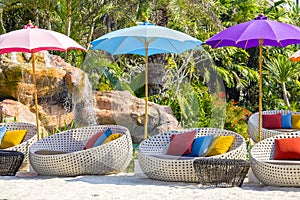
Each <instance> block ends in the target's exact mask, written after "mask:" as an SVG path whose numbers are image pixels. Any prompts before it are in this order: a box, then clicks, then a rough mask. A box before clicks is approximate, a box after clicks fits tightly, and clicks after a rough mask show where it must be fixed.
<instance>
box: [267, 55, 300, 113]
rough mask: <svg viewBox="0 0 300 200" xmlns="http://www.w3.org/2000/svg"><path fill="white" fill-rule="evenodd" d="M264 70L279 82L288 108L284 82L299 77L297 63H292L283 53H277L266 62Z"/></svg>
mask: <svg viewBox="0 0 300 200" xmlns="http://www.w3.org/2000/svg"><path fill="white" fill-rule="evenodd" d="M266 72H267V76H268V77H269V78H270V79H273V80H275V81H276V82H277V83H279V84H281V88H282V96H283V99H284V102H285V104H286V105H287V107H288V108H289V109H290V102H289V99H288V91H287V89H286V83H287V82H290V81H292V80H296V79H297V78H298V77H299V75H300V67H299V65H298V63H293V62H292V61H290V60H288V59H287V58H286V57H285V56H284V55H282V54H279V55H278V56H274V57H271V58H270V60H269V61H267V62H266Z"/></svg>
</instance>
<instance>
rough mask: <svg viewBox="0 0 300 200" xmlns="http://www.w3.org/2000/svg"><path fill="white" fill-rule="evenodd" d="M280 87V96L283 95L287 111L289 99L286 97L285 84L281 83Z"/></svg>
mask: <svg viewBox="0 0 300 200" xmlns="http://www.w3.org/2000/svg"><path fill="white" fill-rule="evenodd" d="M281 86H282V95H283V99H284V102H285V104H286V105H287V107H288V109H290V102H289V98H288V96H287V91H286V86H285V82H282V84H281Z"/></svg>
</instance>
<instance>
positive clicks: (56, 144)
mask: <svg viewBox="0 0 300 200" xmlns="http://www.w3.org/2000/svg"><path fill="white" fill-rule="evenodd" d="M107 128H111V130H112V132H113V133H121V134H123V136H121V137H120V138H118V139H116V140H113V141H111V142H108V143H106V144H103V145H100V146H98V147H94V148H90V149H87V150H83V147H84V145H85V144H86V143H87V141H88V140H89V139H90V138H91V137H92V136H93V135H94V134H96V133H97V132H99V131H104V130H106V129H107ZM37 150H52V151H53V150H55V151H63V152H69V153H65V154H57V155H40V154H36V153H35V152H36V151H37ZM29 159H30V163H31V165H32V167H33V168H34V170H36V171H37V172H38V173H39V174H41V175H57V176H77V175H84V174H110V173H118V172H120V171H122V170H124V169H126V167H127V166H128V165H129V163H130V161H131V159H132V141H131V135H130V132H129V130H128V129H127V128H125V127H122V126H118V125H97V126H88V127H82V128H77V129H72V130H68V131H64V132H61V133H57V134H55V135H51V136H49V137H46V138H43V139H41V140H39V141H38V142H36V143H35V144H33V145H32V146H31V147H30V152H29Z"/></svg>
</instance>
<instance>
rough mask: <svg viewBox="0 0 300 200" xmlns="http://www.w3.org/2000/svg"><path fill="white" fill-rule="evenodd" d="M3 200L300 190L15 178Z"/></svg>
mask: <svg viewBox="0 0 300 200" xmlns="http://www.w3.org/2000/svg"><path fill="white" fill-rule="evenodd" d="M0 186H1V188H0V199H1V200H2V199H9V200H11V199H22V200H26V199H28V200H29V199H30V200H35V199H41V200H42V199H51V200H61V199H72V200H74V199H80V200H85V199H87V200H89V199H103V200H110V199H111V200H127V199H128V200H129V199H138V200H139V199H141V200H142V199H143V200H148V199H159V200H165V199H170V200H171V199H172V200H173V199H183V200H189V199H209V200H210V199H226V200H231V199H238V200H241V199H272V200H273V199H280V200H282V199H295V200H296V199H297V200H299V199H300V188H293V187H270V186H263V185H259V184H256V183H251V184H250V183H249V182H248V181H247V179H245V182H244V184H243V186H242V187H241V188H240V187H231V188H213V187H208V186H201V185H200V184H197V183H181V182H164V181H157V180H152V179H149V178H147V177H146V176H143V175H140V174H139V175H135V174H134V173H120V174H118V175H107V176H77V177H50V176H35V177H27V178H24V177H22V178H21V177H16V176H2V177H1V176H0Z"/></svg>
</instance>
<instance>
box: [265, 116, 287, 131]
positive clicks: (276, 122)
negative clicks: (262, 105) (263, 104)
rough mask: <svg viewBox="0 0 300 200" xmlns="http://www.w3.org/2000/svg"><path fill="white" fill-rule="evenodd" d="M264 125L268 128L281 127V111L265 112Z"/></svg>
mask: <svg viewBox="0 0 300 200" xmlns="http://www.w3.org/2000/svg"><path fill="white" fill-rule="evenodd" d="M262 126H263V128H267V129H281V128H282V126H281V113H278V114H263V115H262Z"/></svg>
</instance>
